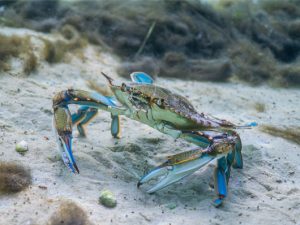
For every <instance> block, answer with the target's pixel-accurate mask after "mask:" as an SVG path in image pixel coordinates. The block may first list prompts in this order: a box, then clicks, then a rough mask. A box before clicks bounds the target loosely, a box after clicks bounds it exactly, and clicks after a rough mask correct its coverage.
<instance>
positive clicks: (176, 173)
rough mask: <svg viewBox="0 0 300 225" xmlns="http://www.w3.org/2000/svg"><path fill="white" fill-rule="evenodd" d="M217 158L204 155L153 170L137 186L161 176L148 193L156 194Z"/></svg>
mask: <svg viewBox="0 0 300 225" xmlns="http://www.w3.org/2000/svg"><path fill="white" fill-rule="evenodd" d="M214 158H215V157H213V156H210V155H202V156H201V157H199V158H198V159H195V160H192V161H188V162H185V163H181V164H175V165H172V166H164V167H161V166H160V167H157V168H155V169H153V170H152V171H151V172H150V173H148V174H147V175H145V176H143V177H142V178H141V179H140V181H139V182H138V184H137V186H138V187H139V186H141V185H142V184H144V183H146V182H148V181H150V180H152V179H155V178H158V177H159V176H163V175H164V176H163V177H162V178H161V179H160V180H159V182H158V183H157V184H155V185H154V186H153V187H152V188H150V189H149V190H148V191H147V192H148V193H154V192H156V191H158V190H160V189H162V188H165V187H167V186H168V185H170V184H173V183H175V182H177V181H179V180H181V179H182V178H184V177H186V176H188V175H190V174H192V173H194V172H195V171H197V170H198V169H200V168H201V167H203V166H205V165H206V164H208V163H209V162H210V161H212V160H213V159H214Z"/></svg>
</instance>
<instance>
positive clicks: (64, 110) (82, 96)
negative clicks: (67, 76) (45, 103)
mask: <svg viewBox="0 0 300 225" xmlns="http://www.w3.org/2000/svg"><path fill="white" fill-rule="evenodd" d="M69 104H78V105H81V106H83V107H80V111H79V112H78V113H77V114H73V116H71V113H70V110H69V108H68V105H69ZM53 109H54V119H53V127H54V131H55V134H56V139H57V144H58V148H59V150H60V153H61V156H62V159H63V161H64V163H65V165H66V166H67V167H68V168H69V169H70V170H71V171H72V172H73V173H79V169H78V167H77V165H76V162H75V158H74V157H73V153H72V126H73V123H74V122H75V123H76V122H77V123H79V127H78V129H79V132H81V134H84V130H83V129H82V130H81V128H82V125H84V124H86V123H87V122H89V121H90V120H91V119H92V118H93V117H94V116H95V114H96V113H97V110H98V109H103V110H105V111H108V112H110V113H112V114H114V115H124V114H125V112H126V110H125V109H122V108H119V107H118V105H117V102H116V100H114V99H113V98H111V97H106V96H103V95H100V94H98V93H93V92H86V91H81V90H73V89H70V90H67V91H62V92H59V93H57V94H56V95H55V96H54V98H53Z"/></svg>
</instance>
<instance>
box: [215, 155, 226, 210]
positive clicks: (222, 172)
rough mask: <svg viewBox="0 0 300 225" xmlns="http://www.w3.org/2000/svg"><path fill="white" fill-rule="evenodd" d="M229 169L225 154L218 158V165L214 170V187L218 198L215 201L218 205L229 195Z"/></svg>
mask: <svg viewBox="0 0 300 225" xmlns="http://www.w3.org/2000/svg"><path fill="white" fill-rule="evenodd" d="M229 170H230V168H228V164H227V160H226V158H225V156H224V157H222V158H220V159H218V161H217V166H216V168H215V170H214V182H215V184H214V188H215V192H216V194H217V196H218V198H217V199H215V200H214V202H213V203H214V205H215V206H216V207H219V206H221V205H222V203H223V200H224V198H225V197H226V196H227V184H228V179H229V176H228V179H227V176H226V174H227V173H228V171H229ZM229 174H230V172H229Z"/></svg>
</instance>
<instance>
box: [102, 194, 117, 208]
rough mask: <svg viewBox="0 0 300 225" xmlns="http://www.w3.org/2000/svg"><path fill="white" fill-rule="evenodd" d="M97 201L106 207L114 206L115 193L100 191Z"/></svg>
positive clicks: (115, 202)
mask: <svg viewBox="0 0 300 225" xmlns="http://www.w3.org/2000/svg"><path fill="white" fill-rule="evenodd" d="M99 202H100V203H101V204H102V205H104V206H106V207H108V208H114V207H115V206H116V205H117V200H116V197H115V195H114V194H113V193H112V192H111V191H109V190H104V191H102V192H101V195H100V198H99Z"/></svg>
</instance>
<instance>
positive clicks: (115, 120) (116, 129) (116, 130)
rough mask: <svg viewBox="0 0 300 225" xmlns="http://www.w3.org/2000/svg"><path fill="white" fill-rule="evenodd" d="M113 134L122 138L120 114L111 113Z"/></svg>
mask: <svg viewBox="0 0 300 225" xmlns="http://www.w3.org/2000/svg"><path fill="white" fill-rule="evenodd" d="M111 119H112V121H111V127H110V131H111V135H112V136H113V137H114V138H120V134H121V130H120V117H119V116H118V115H114V114H111Z"/></svg>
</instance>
